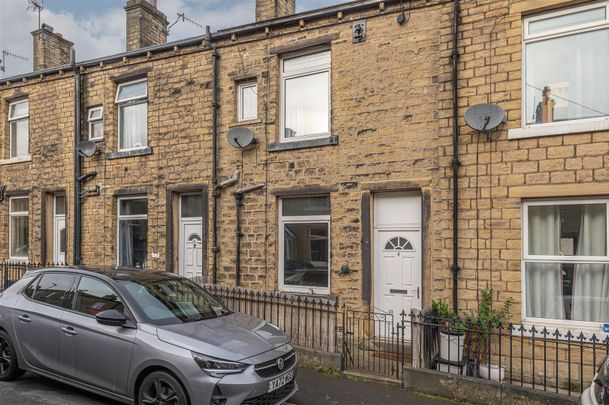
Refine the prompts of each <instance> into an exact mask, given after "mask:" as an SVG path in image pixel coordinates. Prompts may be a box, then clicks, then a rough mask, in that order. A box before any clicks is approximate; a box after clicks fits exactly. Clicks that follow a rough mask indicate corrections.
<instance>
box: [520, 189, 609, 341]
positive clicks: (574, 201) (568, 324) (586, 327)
mask: <svg viewBox="0 0 609 405" xmlns="http://www.w3.org/2000/svg"><path fill="white" fill-rule="evenodd" d="M585 204H605V209H606V218H605V219H606V224H605V229H606V235H607V236H606V243H607V250H606V256H575V255H574V256H560V255H559V256H547V255H530V254H529V207H532V206H548V205H552V206H554V205H558V206H560V205H585ZM521 229H522V234H521V251H522V254H521V267H520V269H521V270H520V275H521V285H522V287H521V300H522V305H521V317H522V323H523V324H526V325H547V326H550V327H553V328H556V327H557V328H570V329H572V330H573V329H574V328H577V329H580V330H582V331H593V332H602V327H601V326H600V325H599V322H588V321H577V320H571V319H550V318H535V317H529V316H527V313H526V308H527V305H526V292H527V290H526V288H527V285H526V263H527V262H528V263H559V264H561V263H572V264H578V263H587V264H607V265H609V198H607V197H588V198H577V197H576V198H544V199H535V200H523V201H522V224H521Z"/></svg>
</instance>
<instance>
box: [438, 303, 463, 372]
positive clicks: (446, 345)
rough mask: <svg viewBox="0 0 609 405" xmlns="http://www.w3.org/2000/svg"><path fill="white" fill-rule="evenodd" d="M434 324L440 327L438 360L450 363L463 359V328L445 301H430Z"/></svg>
mask: <svg viewBox="0 0 609 405" xmlns="http://www.w3.org/2000/svg"><path fill="white" fill-rule="evenodd" d="M432 310H433V314H434V316H435V323H436V324H437V325H439V326H440V358H441V359H442V360H446V361H449V362H451V363H459V362H461V360H462V359H463V345H464V342H465V339H464V328H463V323H462V322H461V320H460V319H459V316H458V315H457V313H456V312H455V311H453V310H452V309H451V308H450V307H449V305H448V303H447V302H446V301H445V300H440V301H435V300H434V301H432Z"/></svg>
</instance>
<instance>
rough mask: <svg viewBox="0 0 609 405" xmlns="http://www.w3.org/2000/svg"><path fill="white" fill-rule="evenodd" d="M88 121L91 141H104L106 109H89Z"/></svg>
mask: <svg viewBox="0 0 609 405" xmlns="http://www.w3.org/2000/svg"><path fill="white" fill-rule="evenodd" d="M87 121H88V122H89V140H90V141H99V140H102V139H104V108H103V107H91V108H89V112H88V114H87Z"/></svg>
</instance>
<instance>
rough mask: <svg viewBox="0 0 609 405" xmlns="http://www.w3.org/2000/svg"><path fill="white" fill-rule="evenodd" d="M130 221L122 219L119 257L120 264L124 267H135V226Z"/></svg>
mask: <svg viewBox="0 0 609 405" xmlns="http://www.w3.org/2000/svg"><path fill="white" fill-rule="evenodd" d="M129 222H130V221H127V220H121V221H120V242H119V247H118V248H119V252H120V254H119V257H120V265H121V266H123V267H133V228H132V227H131V224H130V223H129Z"/></svg>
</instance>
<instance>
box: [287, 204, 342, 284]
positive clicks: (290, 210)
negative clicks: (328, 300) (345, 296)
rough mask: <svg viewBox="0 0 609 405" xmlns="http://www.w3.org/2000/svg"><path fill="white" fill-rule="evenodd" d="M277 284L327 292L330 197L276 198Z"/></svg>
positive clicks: (328, 280) (328, 278)
mask: <svg viewBox="0 0 609 405" xmlns="http://www.w3.org/2000/svg"><path fill="white" fill-rule="evenodd" d="M279 235H280V238H279V251H280V255H279V287H280V289H281V290H282V291H293V292H301V293H313V294H328V293H329V292H330V274H331V269H330V257H331V255H330V246H331V243H330V198H329V197H328V196H316V197H291V198H283V199H281V200H279Z"/></svg>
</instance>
